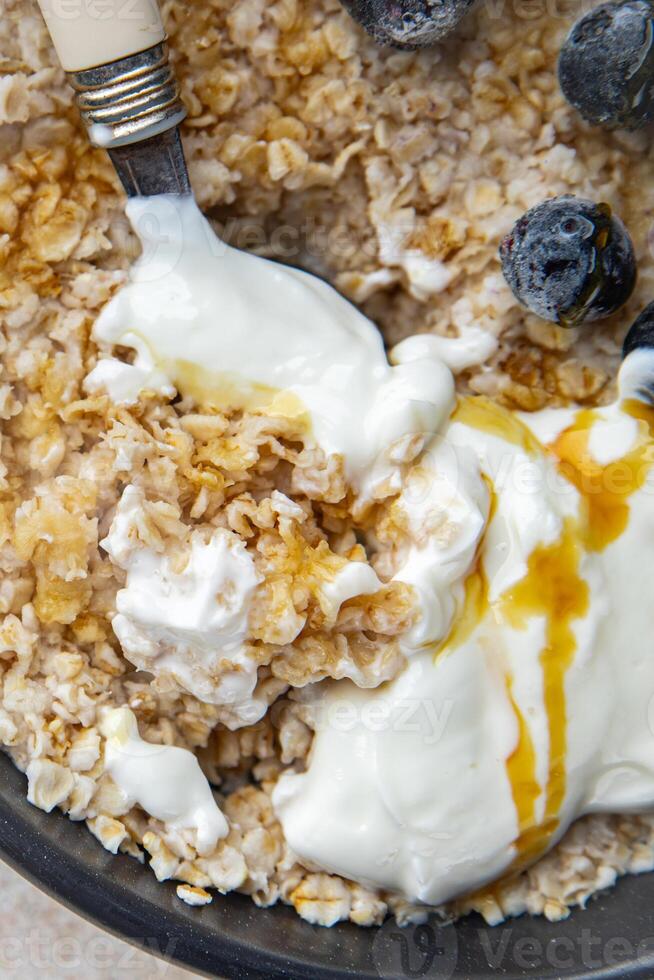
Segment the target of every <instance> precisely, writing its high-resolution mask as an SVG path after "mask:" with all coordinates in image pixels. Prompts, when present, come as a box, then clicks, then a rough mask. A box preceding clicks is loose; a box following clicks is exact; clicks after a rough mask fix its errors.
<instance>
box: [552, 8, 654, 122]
mask: <svg viewBox="0 0 654 980" xmlns="http://www.w3.org/2000/svg"><path fill="white" fill-rule="evenodd" d="M559 82H560V83H561V88H562V90H563V94H564V95H565V97H566V99H567V100H568V102H569V103H570V104H571V105H573V106H574V107H575V109H578V110H579V112H580V113H581V115H582V116H583V117H584V119H586V120H587V121H588V122H590V123H594V124H595V125H598V126H605V127H607V128H608V129H613V128H615V127H617V126H620V127H623V128H626V129H636V128H637V127H639V126H642V125H644V124H645V123H647V122H650V121H651V120H652V119H654V8H653V7H652V5H651V4H650V3H648V2H647V0H626V2H623V3H604V4H602V6H601V7H596V8H595V10H591V11H590V13H588V14H586V15H585V17H582V18H581V19H580V20H578V21H577V23H576V24H575V26H574V27H573V28H572V30H571V32H570V34H569V35H568V37H567V38H566V40H565V42H564V44H563V47H562V48H561V54H560V56H559Z"/></svg>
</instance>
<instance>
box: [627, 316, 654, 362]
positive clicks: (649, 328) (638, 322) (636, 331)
mask: <svg viewBox="0 0 654 980" xmlns="http://www.w3.org/2000/svg"><path fill="white" fill-rule="evenodd" d="M645 347H647V348H650V349H654V303H650V304H649V306H646V307H645V309H644V310H643V312H642V313H641V314H640V315H639V316H637V317H636V319H635V320H634V322H633V323H632V325H631V327H630V328H629V333H628V334H627V336H626V337H625V339H624V345H623V347H622V357H623V358H625V357H628V356H629V354H632V353H633V351H635V350H640V349H642V348H645Z"/></svg>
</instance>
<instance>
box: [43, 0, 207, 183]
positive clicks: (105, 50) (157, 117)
mask: <svg viewBox="0 0 654 980" xmlns="http://www.w3.org/2000/svg"><path fill="white" fill-rule="evenodd" d="M38 2H39V6H40V8H41V12H42V14H43V17H44V20H45V22H46V25H47V27H48V30H49V32H50V36H51V37H52V41H53V44H54V47H55V50H56V52H57V55H58V57H59V61H60V62H61V65H62V67H63V69H64V71H65V72H66V74H67V76H68V80H69V82H70V83H71V85H72V87H73V90H74V92H75V102H76V104H77V106H78V108H79V110H80V113H81V116H82V119H83V121H84V123H85V124H86V127H87V129H88V133H89V138H90V140H91V142H92V143H93V144H94V145H95V146H101V147H103V148H104V149H106V150H107V151H108V153H109V156H110V157H111V161H112V163H113V165H114V167H115V169H116V172H117V174H118V177H119V178H120V181H121V183H122V185H123V187H124V188H125V192H126V193H127V196H128V197H136V196H140V197H150V196H153V195H155V194H190V193H191V185H190V182H189V177H188V171H187V169H186V161H185V160H184V151H183V149H182V143H181V139H180V135H179V124H180V123H181V121H182V119H184V117H185V116H186V109H185V108H184V105H183V104H182V101H181V98H180V90H179V84H178V82H177V79H176V78H175V75H174V72H173V70H172V67H171V65H170V63H169V60H168V47H167V45H166V32H165V30H164V26H163V23H162V20H161V15H160V13H159V8H158V6H157V4H156V2H155V0H133V2H131V3H129V4H121V3H114V4H113V5H112V7H111V9H107V7H106V6H105V5H93V4H87V3H80V4H78V5H75V7H74V8H70V7H68V6H66V5H63V4H61V3H60V0H38Z"/></svg>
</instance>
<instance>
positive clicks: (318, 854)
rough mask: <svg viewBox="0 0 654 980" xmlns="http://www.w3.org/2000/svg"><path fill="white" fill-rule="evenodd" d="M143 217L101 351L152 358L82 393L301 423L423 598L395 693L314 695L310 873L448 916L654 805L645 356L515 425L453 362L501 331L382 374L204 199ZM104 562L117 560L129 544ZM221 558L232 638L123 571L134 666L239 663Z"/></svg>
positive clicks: (106, 320)
mask: <svg viewBox="0 0 654 980" xmlns="http://www.w3.org/2000/svg"><path fill="white" fill-rule="evenodd" d="M128 215H129V217H130V220H131V221H132V223H133V224H134V227H135V228H136V230H137V232H138V233H139V235H140V237H141V240H142V243H143V255H142V257H141V258H140V259H139V260H138V261H137V263H136V264H135V266H134V267H133V269H132V273H131V281H130V283H129V284H128V285H127V286H125V287H124V288H123V289H122V290H121V291H120V292H119V293H118V294H117V296H116V297H115V298H114V299H113V300H112V301H111V302H110V303H109V304H108V306H107V307H106V308H105V310H104V311H103V313H102V315H101V316H100V318H99V320H98V322H97V324H96V326H95V337H96V339H97V340H99V341H101V342H103V343H105V344H107V345H120V346H123V347H125V346H126V347H131V348H133V350H134V351H135V352H136V357H135V360H134V363H133V364H124V363H123V362H120V361H118V360H116V359H115V358H113V357H110V358H107V359H104V360H101V361H100V362H99V363H98V365H97V367H96V368H95V370H94V371H93V372H92V373H91V375H90V376H89V377H88V378H87V381H86V386H87V389H88V390H90V391H94V390H108V392H109V393H110V395H111V396H112V398H113V399H114V400H116V401H124V402H129V401H134V400H135V399H136V398H137V397H138V394H139V392H140V391H142V390H143V389H144V388H150V389H155V390H159V391H161V392H162V393H163V394H166V395H168V394H170V393H171V391H172V390H174V388H177V389H178V390H180V391H181V392H182V393H184V394H187V395H191V396H192V397H195V398H196V399H197V400H198V401H200V402H204V403H207V402H208V403H209V404H211V405H214V406H216V407H217V408H220V409H228V408H248V409H254V410H257V411H261V412H265V413H267V414H271V415H282V416H288V415H291V416H292V417H294V418H297V419H302V420H303V424H304V426H305V433H306V441H307V442H308V443H311V442H312V441H313V442H314V443H315V444H316V445H317V446H319V447H320V448H321V449H322V450H323V451H324V452H325V453H326V454H337V455H338V456H340V457H341V458H342V460H343V463H344V467H345V472H346V475H347V478H348V480H349V482H350V485H351V487H352V489H353V492H354V494H355V498H356V501H357V506H358V507H360V508H361V509H365V508H366V507H367V506H369V505H370V503H371V501H374V500H375V499H376V498H380V497H386V498H389V495H390V496H391V497H394V499H393V501H392V503H391V504H390V506H389V513H390V516H391V518H392V519H393V520H395V521H396V524H397V527H398V528H401V534H400V541H401V547H400V552H401V560H400V562H399V565H398V567H397V571H396V573H395V578H396V579H397V580H399V581H403V582H406V583H408V584H410V585H411V586H412V587H413V590H414V593H415V596H416V601H417V607H418V615H417V618H416V622H415V624H414V626H413V627H412V628H411V629H410V630H408V632H407V633H406V634H405V635H404V636H403V637H402V638H401V648H402V651H403V652H404V654H405V655H406V657H407V666H406V668H405V670H404V671H403V672H402V673H401V674H400V676H398V677H397V678H396V679H395V680H393V681H391V682H389V683H387V684H385V685H383V687H381V688H380V689H378V690H374V691H370V690H366V691H364V690H361V689H360V688H358V687H357V686H356V685H355V684H353V683H351V682H350V681H339V682H332V683H323V684H319V685H314V687H313V689H312V690H311V691H309V693H308V695H307V701H308V703H309V710H310V713H311V714H312V717H313V724H314V726H315V729H316V734H315V738H314V744H313V749H312V752H311V755H310V759H309V763H308V768H307V771H306V772H295V771H288V772H287V773H285V774H284V775H283V776H282V777H281V778H280V780H279V782H278V785H277V787H276V790H275V793H274V805H275V807H276V811H277V814H278V816H279V819H280V820H281V823H282V826H283V829H284V833H285V835H286V838H287V840H288V841H289V843H290V845H291V847H292V848H293V850H294V851H295V852H296V853H297V854H298V855H299V856H300V858H302V859H303V860H304V861H305V862H306V863H307V864H309V865H310V866H315V867H319V868H324V869H326V870H329V871H333V872H338V873H339V874H342V875H344V876H346V877H348V878H352V879H355V880H358V881H361V882H364V883H366V884H370V885H374V886H377V887H380V888H383V889H387V890H389V891H393V892H398V893H401V894H402V895H404V896H406V897H407V898H409V899H411V900H412V901H417V902H422V903H425V904H430V905H431V904H439V903H441V902H443V901H447V900H449V899H452V898H454V897H456V896H459V895H462V894H464V893H467V892H470V891H472V890H474V889H478V888H480V887H482V886H483V885H484V884H485V883H487V882H489V881H492V880H494V879H496V878H497V877H498V876H500V875H503V874H507V873H511V872H513V871H516V870H518V869H520V868H522V867H524V866H526V865H528V864H529V863H531V862H533V861H534V860H536V859H537V858H538V857H539V856H540V855H541V854H542V853H544V852H545V851H546V850H547V849H548V848H549V847H551V846H552V845H553V844H554V843H555V842H556V841H557V840H558V839H559V838H560V836H561V835H562V834H563V833H564V831H565V830H566V828H567V827H568V826H569V825H570V823H571V822H572V821H573V820H574V819H576V818H577V817H579V816H581V815H582V814H585V813H591V812H597V811H606V812H623V811H631V810H638V809H646V808H651V807H652V806H654V735H653V733H652V729H651V723H652V715H653V714H654V713H653V712H652V711H651V710H650V708H651V705H650V699H651V698H652V696H653V695H654V656H652V653H653V652H654V651H653V650H652V643H651V639H650V636H651V631H650V623H649V617H650V609H651V607H652V601H653V600H654V586H652V585H651V576H648V575H647V574H643V565H642V559H641V558H640V556H642V555H643V554H647V553H649V551H650V549H652V547H653V546H654V509H653V508H652V499H651V497H652V489H653V488H652V481H651V480H650V470H651V467H652V464H653V463H654V442H653V440H652V431H653V430H652V427H653V426H654V415H652V412H651V411H650V410H649V409H648V408H647V407H646V406H645V405H644V404H643V403H642V401H641V402H637V401H632V400H631V399H632V398H633V397H634V396H637V397H641V396H642V395H643V391H644V389H643V386H642V383H641V367H642V363H641V362H642V357H640V355H638V354H636V355H631V356H630V358H628V359H627V361H626V362H625V365H624V367H623V372H622V382H621V400H620V401H619V402H618V403H617V404H616V405H614V406H611V407H609V408H606V409H598V410H595V411H588V410H579V409H575V408H571V409H562V410H547V411H544V412H541V413H537V414H535V415H533V416H524V415H522V416H518V415H514V414H511V413H510V412H507V411H505V410H503V409H501V408H499V407H497V406H495V405H493V404H492V403H491V402H489V401H487V400H485V399H467V400H466V399H463V400H460V401H457V399H456V396H455V389H454V381H453V377H452V370H451V369H453V370H456V369H457V368H460V367H461V366H462V365H467V364H469V363H472V360H471V359H473V360H474V357H475V356H476V355H478V356H479V357H482V358H483V357H484V356H487V355H488V354H489V353H490V352H491V351H492V350H493V349H494V344H495V341H494V339H493V338H489V337H488V336H487V335H485V336H484V335H480V332H478V331H477V332H476V331H475V329H474V328H471V330H470V331H469V333H468V335H467V336H466V337H463V338H460V340H459V341H456V340H454V341H452V340H448V339H444V338H436V337H414V338H409V339H408V340H406V341H404V342H403V343H402V344H400V345H398V347H397V348H395V350H394V351H391V353H390V363H389V361H388V360H387V359H386V355H385V353H384V350H383V346H382V342H381V339H380V336H379V334H378V332H377V331H376V329H375V327H374V325H373V324H372V323H370V321H368V320H367V319H366V318H365V317H363V316H362V315H361V314H360V313H358V312H357V311H356V310H354V309H353V307H351V306H350V304H348V303H347V302H346V301H345V300H344V299H343V298H342V297H340V296H339V295H338V294H337V293H336V292H335V291H334V290H333V289H331V288H330V287H329V286H327V285H326V284H324V283H322V282H320V281H318V280H316V279H314V278H312V277H309V276H306V275H305V274H304V273H301V272H298V271H296V270H293V269H288V268H285V267H282V266H279V265H276V264H275V263H271V262H268V261H266V260H263V259H258V258H256V257H253V256H251V255H246V254H244V253H241V252H237V251H235V250H233V249H231V248H229V247H228V246H226V245H225V244H224V243H221V242H220V241H219V240H218V239H217V238H216V237H215V235H214V234H213V232H212V231H211V228H210V226H209V225H208V223H207V222H206V221H205V220H204V219H203V218H202V216H201V215H200V213H199V212H198V211H197V208H196V207H195V205H194V203H193V202H192V201H191V200H190V199H183V200H178V199H172V198H154V199H148V200H147V201H139V200H135V201H130V202H129V204H128ZM635 358H639V359H638V362H637V361H636V359H635ZM407 447H410V450H411V452H410V453H409V454H408V455H407ZM407 460H408V462H407ZM223 544H224V542H223ZM106 546H107V550H108V551H109V553H110V554H113V557H114V560H115V561H116V562H117V563H119V564H120V563H121V561H123V559H121V557H120V554H119V551H120V534H119V529H117V528H114V529H113V530H112V532H111V533H110V535H109V539H108V543H107V545H106ZM206 546H207V547H209V545H206ZM237 550H238V549H237ZM228 551H229V549H226V548H222V550H221V548H219V547H216V548H215V555H214V554H213V552H212V556H213V557H212V560H213V559H214V558H215V562H216V563H217V567H216V568H215V569H214V570H213V574H214V575H215V581H220V580H221V576H223V577H224V575H225V574H226V571H225V569H221V568H220V567H218V566H219V565H220V561H221V560H222V559H221V558H220V555H219V552H220V554H222V555H223V558H224V559H225V560H229V562H230V575H232V578H233V586H234V589H233V591H234V592H235V594H238V595H239V596H240V597H241V600H242V601H240V603H239V607H238V615H237V616H236V619H234V621H232V620H229V622H227V623H223V622H222V621H219V620H217V619H216V618H215V610H210V609H209V608H208V607H207V608H205V607H204V606H194V605H193V604H191V605H189V604H188V602H184V601H183V596H182V594H181V592H180V594H179V595H177V594H176V592H175V589H176V583H175V581H174V580H173V576H171V575H170V574H169V573H168V571H167V570H166V569H167V566H166V567H165V563H166V559H165V558H164V559H161V558H158V559H157V562H158V564H157V568H156V569H154V571H155V572H156V574H157V575H159V576H160V577H161V576H163V578H162V582H164V580H165V582H164V584H165V592H166V596H170V597H171V598H172V601H171V602H170V603H168V602H167V603H166V605H167V608H166V611H165V616H164V615H162V617H161V622H159V621H155V620H156V619H157V617H156V614H155V613H156V602H154V603H153V602H152V600H153V598H155V599H156V596H155V593H154V592H153V589H155V591H156V588H160V586H156V587H155V586H154V585H153V584H149V583H148V581H147V580H148V576H149V575H150V572H151V571H152V569H150V566H149V565H147V562H146V564H143V565H142V567H140V566H139V567H136V566H135V567H134V568H133V569H131V570H130V571H129V572H128V580H127V584H126V589H125V590H124V593H123V594H122V598H121V600H120V603H121V607H120V608H121V610H122V612H119V616H122V617H123V619H122V620H120V621H119V622H118V623H117V627H118V635H119V637H120V638H121V639H122V641H123V645H124V648H125V652H126V655H127V656H128V657H129V656H130V645H131V646H134V647H138V651H137V653H134V652H132V654H131V655H132V656H137V657H139V656H140V657H144V658H149V660H150V668H149V669H152V670H153V672H156V669H157V667H156V663H157V660H158V659H162V660H163V661H164V662H167V665H168V667H169V669H170V668H171V666H173V667H174V668H175V672H176V673H177V675H179V676H184V672H185V671H187V672H188V671H189V670H190V668H189V663H194V664H195V665H196V666H197V665H198V664H200V665H202V663H203V661H204V662H206V658H207V657H210V656H211V650H210V649H209V647H210V646H211V644H213V643H217V644H220V643H221V642H222V641H221V633H220V630H221V629H223V632H224V634H225V636H226V637H227V639H228V640H229V643H232V640H234V643H232V647H231V648H230V649H231V650H232V655H234V657H235V658H238V657H240V652H239V651H240V646H239V644H240V642H241V640H242V634H243V627H242V624H243V623H244V622H245V620H246V618H247V596H248V595H249V592H248V589H250V590H251V587H252V586H253V584H254V580H252V579H251V578H250V579H249V580H248V581H246V579H245V578H243V581H242V582H241V583H240V585H241V587H239V582H238V576H239V569H238V561H237V560H236V559H237V555H236V552H234V551H231V552H230V553H229V554H228V553H227V552H228ZM146 558H147V561H150V562H151V561H152V560H153V559H152V558H151V557H147V556H146V557H144V558H142V559H139V560H140V561H143V562H145V561H146ZM241 558H244V555H243V554H242V555H241ZM123 567H125V564H124V562H123ZM190 568H191V569H192V568H193V565H192V564H191V566H190ZM245 568H246V563H243V574H244V575H245ZM189 574H191V572H189ZM249 574H250V576H251V574H252V572H251V569H250V572H249ZM248 583H249V584H248ZM137 584H138V588H137ZM177 585H179V586H180V589H181V583H177ZM380 586H381V583H380V581H379V579H378V578H377V576H376V575H375V573H374V572H373V570H372V568H370V567H369V566H366V565H365V564H361V563H359V564H357V566H356V567H353V568H346V569H345V570H342V572H341V573H340V574H339V576H338V577H337V579H335V580H334V582H333V583H328V584H327V585H325V590H326V595H329V596H330V599H331V601H333V602H334V603H335V605H338V603H340V602H343V601H347V599H349V598H352V597H354V596H356V595H359V594H365V593H369V592H372V591H375V590H376V589H377V588H378V587H380ZM139 596H146V598H147V602H148V603H149V604H150V605H151V607H152V608H151V609H148V610H146V609H145V608H143V609H141V608H140V607H139ZM153 610H154V612H153ZM175 610H178V611H179V615H177V613H176V612H175ZM193 611H195V614H196V615H195V618H193V617H191V619H189V618H188V616H189V615H190V613H191V612H193ZM235 615H236V613H235ZM184 617H186V619H185V618H184ZM205 620H206V622H205ZM236 620H238V624H240V626H239V628H238V629H237V628H236V626H237V625H238V624H237V623H236ZM185 623H186V626H184V624H185ZM189 623H190V624H191V626H192V628H191V629H189V628H188V627H189ZM211 623H213V625H214V627H215V629H214V632H212V630H211ZM237 634H238V635H237ZM171 638H172V640H174V643H173V644H172V645H171V642H170V641H171ZM207 638H208V639H207ZM196 640H197V644H196V646H197V647H198V648H197V649H194V644H195V641H196ZM205 641H206V642H205ZM173 647H174V649H172V648H173ZM171 650H172V652H171ZM171 656H172V657H178V658H181V660H182V661H185V662H184V663H181V662H180V663H177V664H172V665H171V662H170V661H171ZM186 661H188V663H187V662H186ZM139 662H140V661H139ZM189 676H190V675H189ZM195 676H196V680H195V681H194V683H196V684H197V683H198V681H197V675H195ZM248 676H249V678H250V679H249V681H248V684H249V690H248V692H246V697H247V696H249V693H251V687H252V678H253V675H252V673H251V672H250V674H249V675H248ZM191 689H193V688H191ZM195 690H196V693H197V694H198V695H199V696H201V697H202V696H203V694H202V691H201V690H200V688H199V687H196V688H195ZM207 699H211V700H214V701H215V700H216V692H212V693H211V694H210V695H209V696H207ZM219 699H220V695H218V700H219ZM343 719H349V720H347V721H344V720H343Z"/></svg>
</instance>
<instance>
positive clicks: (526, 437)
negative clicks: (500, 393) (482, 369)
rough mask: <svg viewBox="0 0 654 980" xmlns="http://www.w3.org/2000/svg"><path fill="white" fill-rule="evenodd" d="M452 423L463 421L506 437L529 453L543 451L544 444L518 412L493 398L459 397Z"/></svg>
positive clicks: (483, 430)
mask: <svg viewBox="0 0 654 980" xmlns="http://www.w3.org/2000/svg"><path fill="white" fill-rule="evenodd" d="M452 421H453V422H460V423H461V424H462V425H467V426H468V427H469V428H471V429H479V430H480V431H481V432H485V433H486V434H487V435H489V436H495V437H496V438H497V439H503V440H504V441H505V442H509V443H511V445H513V446H518V447H519V448H520V449H523V450H524V451H525V452H526V453H528V454H529V455H530V456H534V455H536V454H538V453H541V452H542V451H543V447H542V445H541V443H540V442H539V441H538V439H537V438H536V436H535V435H534V434H533V432H532V431H531V429H529V428H528V426H526V425H525V424H524V422H522V421H521V420H520V419H519V418H518V417H517V416H516V415H514V414H513V413H512V412H509V411H508V409H506V408H502V406H501V405H497V404H496V403H495V402H492V401H491V400H490V398H485V397H483V396H477V397H475V398H460V399H459V401H458V403H457V406H456V408H455V410H454V413H453V415H452Z"/></svg>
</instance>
